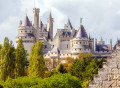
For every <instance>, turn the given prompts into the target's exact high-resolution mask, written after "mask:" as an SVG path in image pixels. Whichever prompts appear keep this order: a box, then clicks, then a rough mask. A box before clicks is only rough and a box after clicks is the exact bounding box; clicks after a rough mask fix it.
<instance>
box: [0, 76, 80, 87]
mask: <svg viewBox="0 0 120 88" xmlns="http://www.w3.org/2000/svg"><path fill="white" fill-rule="evenodd" d="M0 85H2V86H3V87H4V88H81V83H80V81H79V79H78V78H76V77H74V76H71V75H70V74H57V75H53V76H51V77H49V78H45V79H41V78H36V77H30V78H29V77H18V78H17V79H11V78H10V79H8V80H7V81H5V82H3V81H0Z"/></svg>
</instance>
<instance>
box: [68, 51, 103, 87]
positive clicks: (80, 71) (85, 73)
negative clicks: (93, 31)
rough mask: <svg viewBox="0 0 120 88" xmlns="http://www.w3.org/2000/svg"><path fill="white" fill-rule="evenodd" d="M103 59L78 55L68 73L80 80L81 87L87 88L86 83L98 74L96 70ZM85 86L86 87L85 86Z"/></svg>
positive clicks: (82, 54)
mask: <svg viewBox="0 0 120 88" xmlns="http://www.w3.org/2000/svg"><path fill="white" fill-rule="evenodd" d="M103 61H104V59H103V58H101V59H99V60H97V58H92V56H91V54H85V53H80V54H79V57H78V59H76V60H75V61H74V62H73V64H72V67H71V70H70V73H71V75H73V76H76V77H78V78H79V79H80V81H81V82H83V83H82V87H86V86H88V82H89V81H90V80H92V79H93V76H94V74H97V73H98V68H99V67H102V63H103ZM85 85H86V86H85Z"/></svg>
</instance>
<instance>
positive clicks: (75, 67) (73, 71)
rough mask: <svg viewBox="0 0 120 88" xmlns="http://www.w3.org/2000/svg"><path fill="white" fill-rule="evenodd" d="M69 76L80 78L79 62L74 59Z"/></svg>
mask: <svg viewBox="0 0 120 88" xmlns="http://www.w3.org/2000/svg"><path fill="white" fill-rule="evenodd" d="M71 75H73V76H76V77H79V78H82V74H81V63H80V60H78V59H75V61H74V62H73V65H72V67H71Z"/></svg>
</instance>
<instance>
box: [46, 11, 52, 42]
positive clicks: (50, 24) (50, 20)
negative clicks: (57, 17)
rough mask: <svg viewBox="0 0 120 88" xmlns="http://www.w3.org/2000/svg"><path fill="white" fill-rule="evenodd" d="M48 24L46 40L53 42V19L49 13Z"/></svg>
mask: <svg viewBox="0 0 120 88" xmlns="http://www.w3.org/2000/svg"><path fill="white" fill-rule="evenodd" d="M47 22H48V32H49V33H48V38H49V39H51V40H53V18H52V16H51V13H50V15H49V17H48V19H47Z"/></svg>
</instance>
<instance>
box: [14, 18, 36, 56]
mask: <svg viewBox="0 0 120 88" xmlns="http://www.w3.org/2000/svg"><path fill="white" fill-rule="evenodd" d="M33 30H34V27H33V26H32V24H31V22H30V21H29V18H28V16H26V17H25V20H24V24H22V21H20V26H19V27H18V35H17V37H16V43H18V40H19V39H20V38H22V40H23V45H24V48H25V50H26V52H27V53H28V54H29V55H30V50H31V46H32V45H33V44H34V43H35V36H34V31H33Z"/></svg>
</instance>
